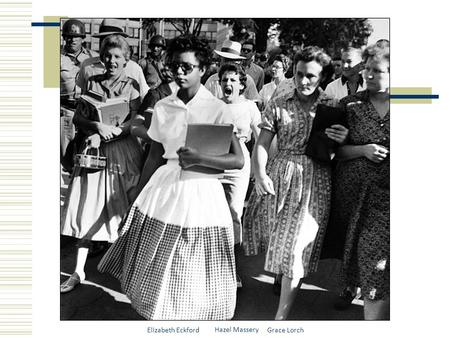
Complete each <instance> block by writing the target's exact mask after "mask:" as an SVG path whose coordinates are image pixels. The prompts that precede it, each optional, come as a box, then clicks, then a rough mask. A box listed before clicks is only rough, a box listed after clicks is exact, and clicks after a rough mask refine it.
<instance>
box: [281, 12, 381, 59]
mask: <svg viewBox="0 0 450 338" xmlns="http://www.w3.org/2000/svg"><path fill="white" fill-rule="evenodd" d="M279 29H280V31H281V32H280V42H281V44H282V46H284V47H285V48H287V49H291V48H294V46H300V47H303V46H308V45H316V46H319V47H322V48H324V49H325V50H326V51H327V52H328V53H330V55H339V53H340V50H341V49H342V48H344V47H348V46H353V47H361V46H363V45H366V44H367V39H368V37H369V36H370V34H371V33H372V31H373V28H372V26H371V25H370V23H369V22H368V20H367V19H364V18H357V19H345V18H341V19H329V18H325V19H321V18H314V19H280V21H279Z"/></svg>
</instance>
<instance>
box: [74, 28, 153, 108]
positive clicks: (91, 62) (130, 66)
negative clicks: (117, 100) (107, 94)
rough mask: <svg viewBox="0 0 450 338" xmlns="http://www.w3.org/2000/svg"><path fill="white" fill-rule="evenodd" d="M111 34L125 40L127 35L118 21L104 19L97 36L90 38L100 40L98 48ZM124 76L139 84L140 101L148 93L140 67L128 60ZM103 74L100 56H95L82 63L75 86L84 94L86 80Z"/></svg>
mask: <svg viewBox="0 0 450 338" xmlns="http://www.w3.org/2000/svg"><path fill="white" fill-rule="evenodd" d="M112 34H119V35H122V36H123V37H125V38H127V37H128V34H127V33H125V32H124V31H123V28H122V24H121V22H120V20H117V19H104V20H103V21H102V23H101V25H100V28H99V32H98V34H94V35H93V36H92V37H94V38H100V46H101V44H102V41H103V39H104V38H105V37H107V36H108V35H112ZM124 70H125V74H126V75H127V76H128V77H130V78H132V79H134V80H136V82H137V83H138V84H139V91H140V97H141V100H142V98H143V97H144V96H145V94H147V92H148V89H149V87H148V85H147V82H146V81H145V77H144V73H143V72H142V69H141V67H139V65H138V64H137V63H136V62H134V61H133V60H129V61H128V62H127V64H126V66H125V69H124ZM104 72H105V66H104V65H103V63H102V61H101V60H100V56H96V57H93V58H90V59H87V60H86V61H84V62H83V63H82V65H81V68H80V73H79V74H78V78H77V85H78V86H79V87H80V88H81V91H82V92H83V93H84V92H85V91H86V90H87V88H86V87H87V82H88V81H87V80H88V79H89V78H90V77H91V76H92V75H97V74H103V73H104Z"/></svg>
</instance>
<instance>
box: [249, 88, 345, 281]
mask: <svg viewBox="0 0 450 338" xmlns="http://www.w3.org/2000/svg"><path fill="white" fill-rule="evenodd" d="M319 103H320V104H325V105H330V106H333V105H336V103H337V101H336V100H333V99H331V98H329V97H328V96H327V95H326V94H325V93H324V92H323V91H322V90H321V89H319V96H318V98H317V100H316V102H315V103H314V104H313V105H312V106H311V108H310V110H309V111H304V110H303V109H302V107H301V105H300V101H299V98H298V97H297V94H296V91H295V89H292V90H291V91H289V92H287V93H285V94H283V95H279V96H277V97H275V98H274V99H273V100H271V101H269V103H268V106H267V108H266V109H265V110H264V113H263V118H262V123H261V125H260V127H261V129H267V130H269V131H271V132H272V133H274V134H276V135H277V137H278V151H277V152H276V155H275V156H274V157H273V158H271V159H270V160H269V163H268V165H267V169H266V171H267V174H268V175H269V177H270V178H271V179H272V181H273V184H274V190H275V196H272V195H265V196H262V197H258V196H257V194H256V191H255V190H253V192H252V194H251V196H250V199H249V203H248V208H247V210H246V212H245V215H244V227H243V228H244V229H243V230H244V231H243V244H244V251H245V253H246V254H247V255H255V254H258V253H259V252H260V251H263V250H266V251H267V253H266V260H265V266H264V268H265V270H267V271H269V272H273V273H276V274H279V273H282V274H283V275H285V276H287V277H290V278H294V277H298V278H302V277H305V276H306V275H308V274H309V273H310V272H313V271H315V270H316V268H317V264H318V261H319V257H320V250H321V246H322V242H323V238H324V234H325V229H326V224H327V221H328V214H329V204H330V194H331V173H330V170H331V169H330V167H329V166H328V165H324V164H321V163H318V162H315V161H314V160H312V159H311V158H310V157H308V156H306V155H305V148H306V144H307V140H308V138H309V134H310V132H311V127H312V123H313V120H314V116H315V111H316V108H317V105H318V104H319Z"/></svg>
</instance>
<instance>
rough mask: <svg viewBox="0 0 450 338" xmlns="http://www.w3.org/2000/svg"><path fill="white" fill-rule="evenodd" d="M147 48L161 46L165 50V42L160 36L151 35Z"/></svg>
mask: <svg viewBox="0 0 450 338" xmlns="http://www.w3.org/2000/svg"><path fill="white" fill-rule="evenodd" d="M148 46H149V47H150V46H161V47H163V48H166V40H165V39H164V37H162V36H161V35H153V36H152V38H151V39H150V42H149V43H148Z"/></svg>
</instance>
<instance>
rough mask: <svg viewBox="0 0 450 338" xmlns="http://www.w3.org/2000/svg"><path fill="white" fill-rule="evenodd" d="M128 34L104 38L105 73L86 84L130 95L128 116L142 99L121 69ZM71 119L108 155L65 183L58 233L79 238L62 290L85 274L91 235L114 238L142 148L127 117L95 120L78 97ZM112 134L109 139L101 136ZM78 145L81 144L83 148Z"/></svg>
mask: <svg viewBox="0 0 450 338" xmlns="http://www.w3.org/2000/svg"><path fill="white" fill-rule="evenodd" d="M129 51H130V49H129V47H128V43H127V42H126V40H125V39H124V38H123V37H121V36H118V35H112V36H108V37H107V38H105V40H104V41H103V43H102V46H101V48H100V58H101V60H102V61H103V62H104V64H105V69H106V71H105V73H104V74H99V75H94V76H92V77H91V78H89V80H88V89H90V90H92V91H95V92H97V93H100V94H101V95H102V96H104V97H106V98H115V97H124V98H127V99H128V101H129V107H130V115H131V118H132V117H133V116H134V114H135V113H136V112H137V110H138V108H139V104H140V98H139V85H138V84H137V83H136V81H134V80H133V79H130V78H128V77H127V76H126V75H125V72H124V67H125V65H126V63H127V61H128V60H129V56H130V55H129ZM74 123H75V125H76V126H77V128H78V130H79V131H78V132H79V133H82V134H83V135H85V136H86V144H87V145H88V146H90V147H94V148H98V147H100V153H101V154H102V155H103V156H106V158H107V167H106V169H104V170H93V169H85V168H80V167H76V169H75V171H74V174H73V178H72V181H71V182H70V185H69V191H68V195H67V200H66V203H65V206H64V210H63V221H62V223H61V234H62V235H67V236H72V237H76V238H79V239H80V241H79V244H78V249H77V260H76V267H75V272H74V273H73V274H72V275H71V277H70V278H69V279H67V280H66V281H65V282H64V283H62V284H61V293H66V292H69V291H71V290H73V289H74V287H76V286H77V285H78V284H80V283H81V282H82V281H83V280H84V279H85V272H84V266H85V263H86V259H87V254H88V248H89V246H90V242H91V241H108V242H113V241H115V240H116V238H117V237H118V228H119V224H120V223H121V221H122V218H123V216H124V215H125V213H126V212H127V209H128V208H129V206H130V204H131V203H132V202H133V200H134V198H135V197H136V188H135V186H136V185H137V183H138V181H139V176H140V170H141V165H142V151H141V147H140V146H139V144H138V142H137V140H136V138H135V137H134V136H131V135H130V134H129V130H130V122H126V123H124V124H123V125H121V126H119V127H116V126H111V125H107V124H104V123H101V122H99V117H98V115H97V113H96V112H95V111H94V110H93V109H91V108H90V107H89V105H88V104H87V103H86V102H85V101H83V100H81V101H80V102H79V104H78V107H77V110H76V113H75V116H74ZM107 140H110V142H104V141H107ZM81 150H82V149H81Z"/></svg>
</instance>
